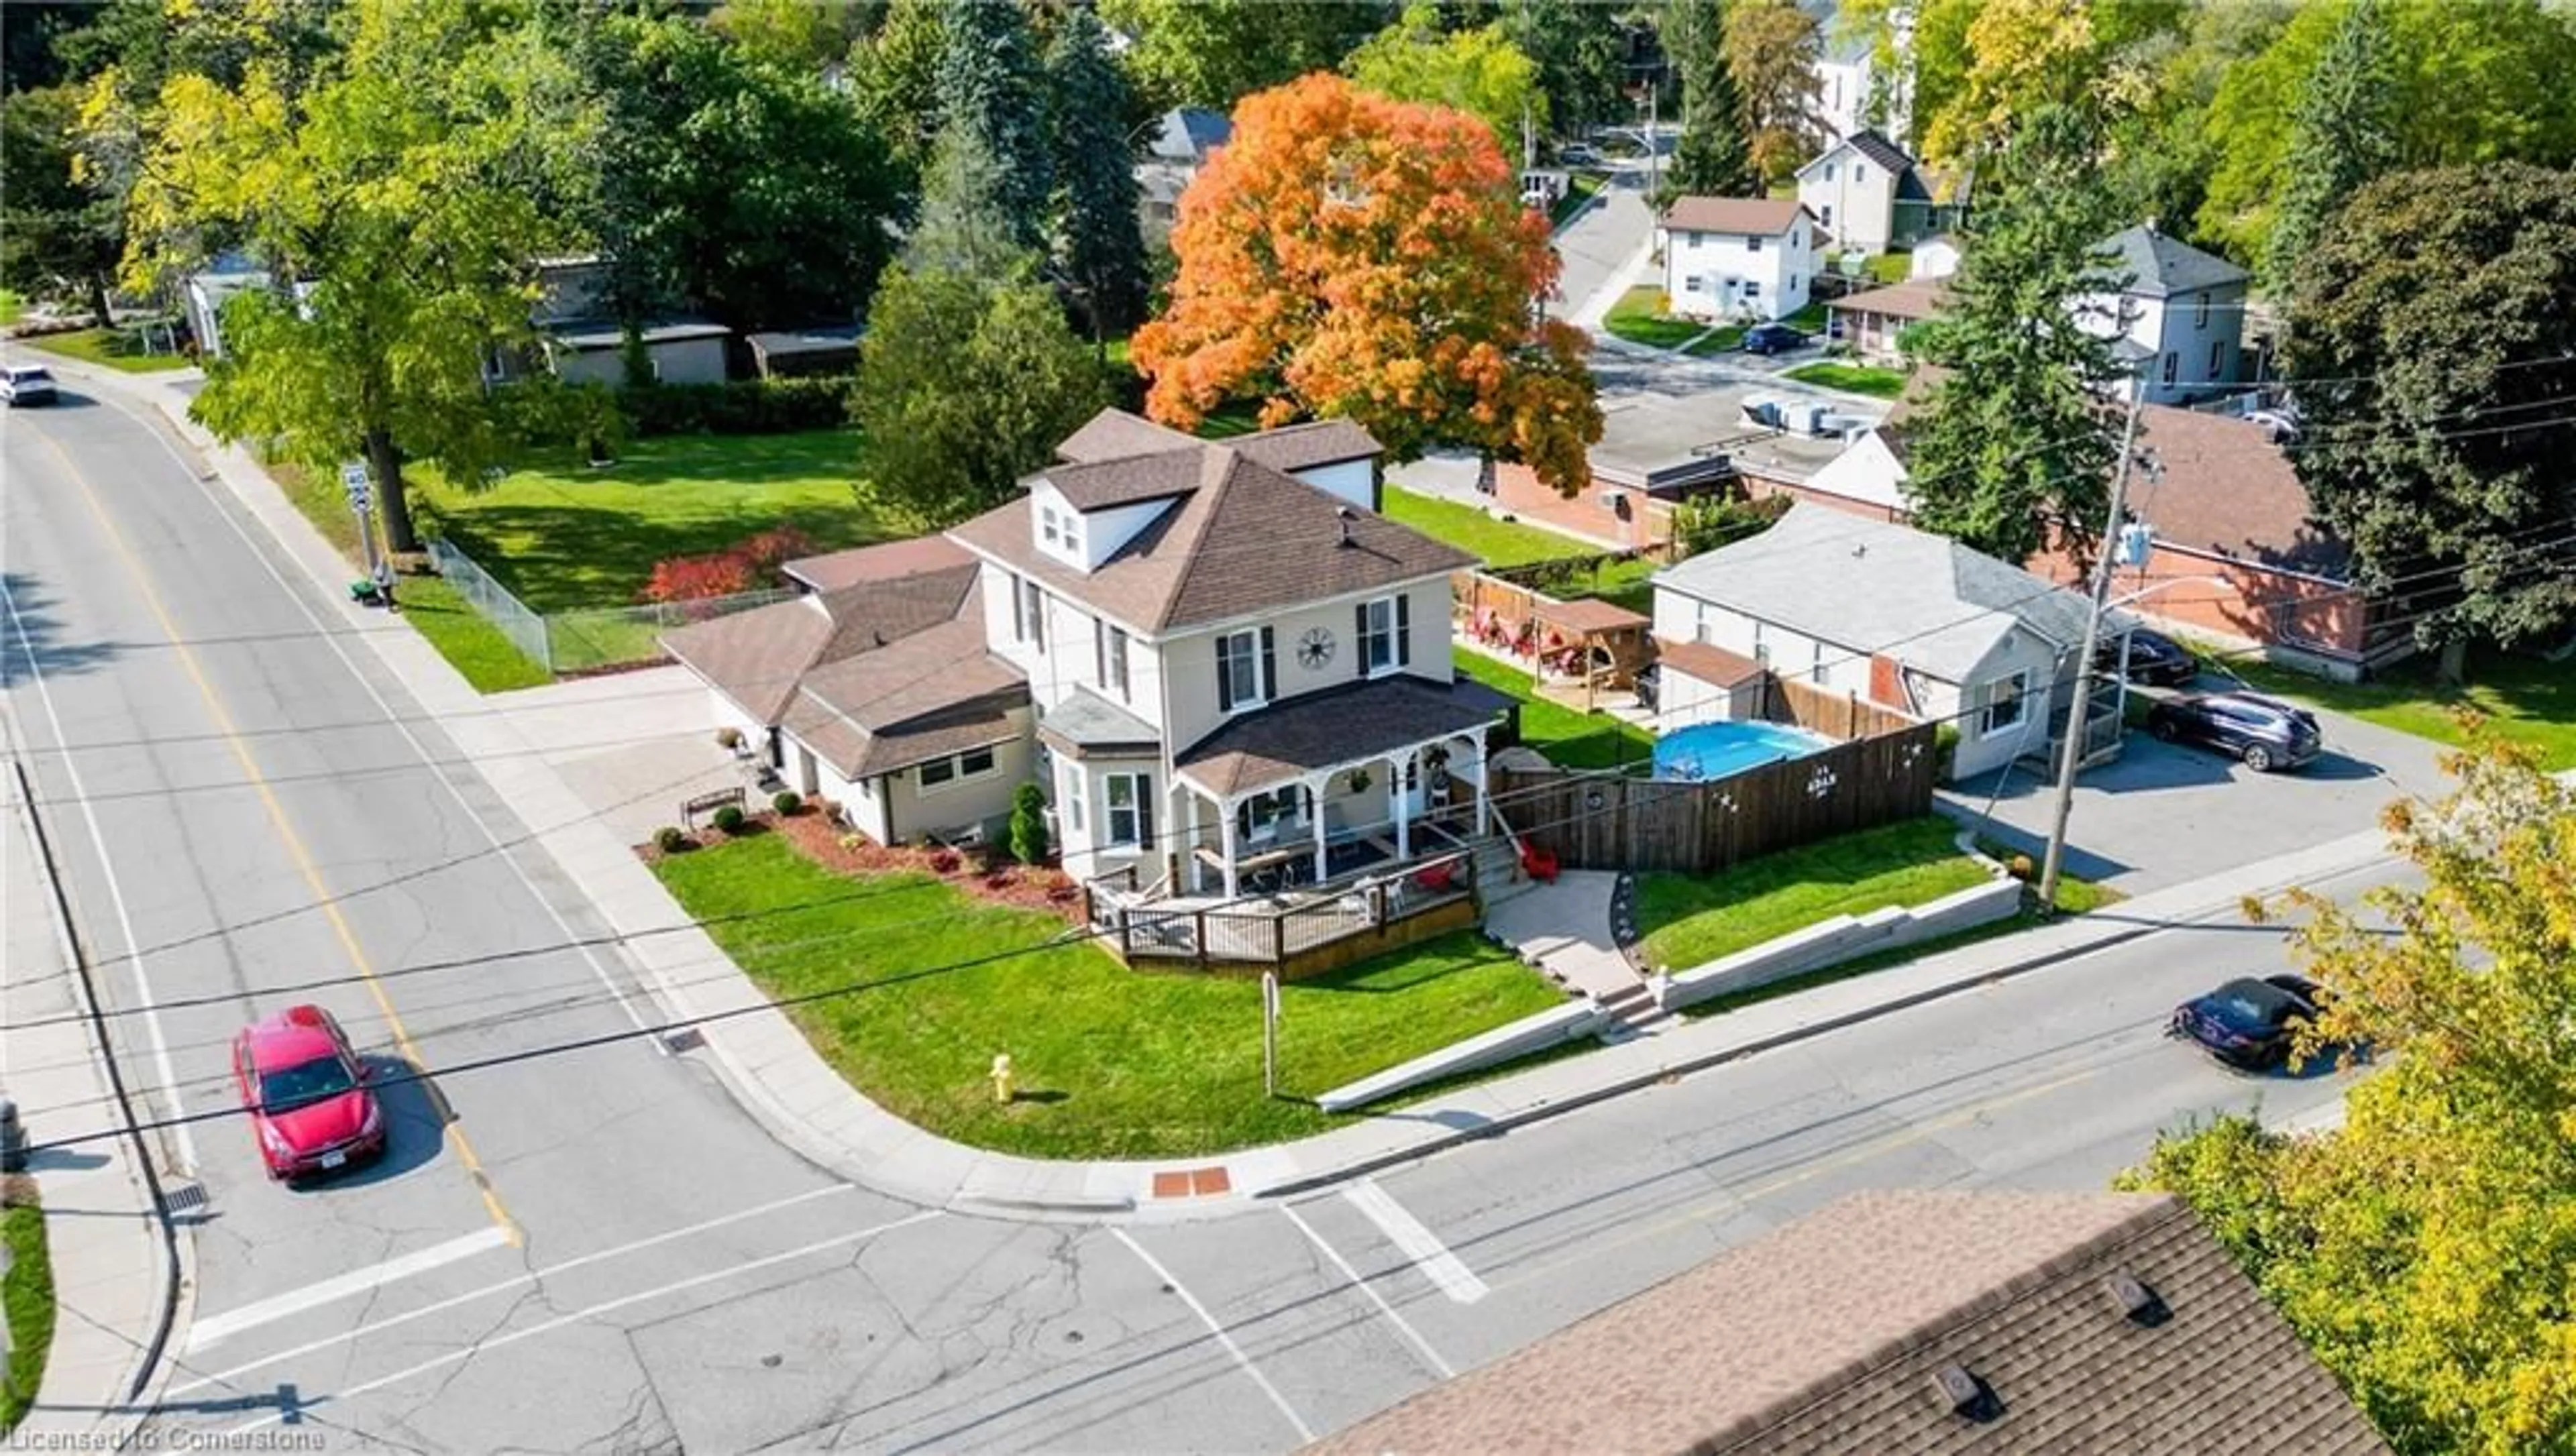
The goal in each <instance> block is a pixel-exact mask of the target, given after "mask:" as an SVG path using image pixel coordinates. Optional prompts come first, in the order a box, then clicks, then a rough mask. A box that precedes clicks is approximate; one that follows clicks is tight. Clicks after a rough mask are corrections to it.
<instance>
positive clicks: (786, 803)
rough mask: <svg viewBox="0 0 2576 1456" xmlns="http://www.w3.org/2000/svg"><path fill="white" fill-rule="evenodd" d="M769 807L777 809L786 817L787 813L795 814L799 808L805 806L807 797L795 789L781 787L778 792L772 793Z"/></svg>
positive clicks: (782, 816) (781, 815)
mask: <svg viewBox="0 0 2576 1456" xmlns="http://www.w3.org/2000/svg"><path fill="white" fill-rule="evenodd" d="M769 807H770V808H772V809H775V810H777V811H778V813H779V816H780V817H781V818H784V817H786V816H787V815H790V814H793V813H795V812H796V811H797V810H799V809H802V808H804V807H805V798H804V796H803V795H801V794H799V793H797V792H796V791H795V790H794V789H780V790H779V791H778V792H777V793H775V794H772V795H770V797H769Z"/></svg>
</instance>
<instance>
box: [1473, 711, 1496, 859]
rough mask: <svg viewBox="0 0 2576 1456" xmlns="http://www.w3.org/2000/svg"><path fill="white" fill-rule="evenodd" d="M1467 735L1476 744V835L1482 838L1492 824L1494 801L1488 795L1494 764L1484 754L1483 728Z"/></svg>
mask: <svg viewBox="0 0 2576 1456" xmlns="http://www.w3.org/2000/svg"><path fill="white" fill-rule="evenodd" d="M1468 737H1469V738H1470V739H1471V740H1473V741H1474V743H1475V745H1476V837H1477V838H1478V839H1482V838H1484V837H1485V836H1486V835H1487V834H1489V833H1491V832H1492V826H1493V804H1494V801H1493V800H1492V799H1491V798H1490V797H1488V796H1489V795H1490V794H1491V793H1492V792H1493V785H1494V764H1493V760H1491V759H1489V758H1487V757H1486V756H1485V730H1484V729H1482V728H1479V729H1477V730H1476V731H1475V732H1473V733H1471V734H1469V735H1468Z"/></svg>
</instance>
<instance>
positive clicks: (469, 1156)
mask: <svg viewBox="0 0 2576 1456" xmlns="http://www.w3.org/2000/svg"><path fill="white" fill-rule="evenodd" d="M40 438H42V439H43V440H44V442H45V444H46V445H47V446H49V447H50V448H51V449H52V450H53V452H54V454H55V455H57V456H59V457H60V458H61V460H62V462H63V467H64V468H65V469H67V470H69V471H70V472H71V476H72V482H73V483H74V484H75V485H78V486H79V487H80V492H81V499H82V500H83V501H85V502H87V503H88V505H89V510H90V514H91V515H93V516H95V517H97V519H98V525H99V529H100V530H101V531H103V532H105V533H106V535H107V541H108V544H109V545H110V546H113V547H115V548H116V554H117V556H118V557H119V558H120V559H122V560H123V561H124V562H125V567H126V570H127V571H129V572H131V573H132V574H133V576H134V584H135V587H136V591H137V594H138V595H139V596H141V598H142V599H143V604H144V605H145V606H146V607H149V608H150V609H151V611H152V616H153V620H155V621H157V622H159V623H160V624H161V634H162V635H163V636H164V637H167V638H168V639H169V641H170V649H171V651H173V652H175V653H177V654H178V657H179V665H180V666H181V667H183V668H185V669H186V670H187V673H188V680H189V681H190V682H193V683H195V684H196V685H197V695H198V696H199V697H201V698H203V699H205V703H206V713H207V715H208V716H209V717H211V718H213V719H214V720H215V728H216V731H217V732H219V733H221V734H222V735H223V740H224V744H225V746H226V747H228V748H230V749H231V750H232V751H233V758H234V760H235V761H236V762H238V763H239V764H240V765H241V770H242V773H243V774H244V775H245V776H247V777H248V778H249V780H250V785H251V788H252V789H253V790H255V791H256V792H257V793H258V794H259V801H260V803H261V804H262V805H263V806H265V807H266V808H267V810H268V817H269V819H270V821H271V822H273V823H274V824H276V826H277V836H278V841H279V842H280V843H281V844H284V845H285V846H286V853H287V856H288V857H289V858H291V859H293V860H294V861H295V867H296V869H297V870H298V871H300V872H301V873H302V874H303V876H304V884H305V887H306V888H307V889H310V890H311V891H312V892H313V902H314V908H316V909H318V910H320V911H321V912H322V918H323V919H324V920H326V921H329V922H330V925H331V931H332V933H333V934H334V935H335V936H337V937H338V938H339V941H340V948H341V949H342V950H344V951H346V952H348V956H349V964H351V965H352V966H355V967H356V968H357V971H358V976H359V979H361V980H363V981H365V982H366V983H367V990H368V991H369V992H371V993H373V995H374V996H375V998H376V1009H377V1010H379V1011H381V1012H383V1013H384V1018H385V1025H386V1027H387V1028H388V1029H389V1030H391V1031H392V1032H393V1037H394V1046H395V1048H396V1049H397V1050H399V1051H400V1052H401V1053H402V1055H403V1059H404V1060H406V1061H408V1062H410V1063H411V1064H412V1066H413V1067H414V1068H415V1069H416V1070H417V1071H418V1072H419V1074H420V1075H421V1076H422V1077H423V1078H430V1077H433V1076H434V1075H435V1074H434V1072H433V1071H432V1069H431V1068H430V1065H429V1062H428V1059H427V1058H425V1057H423V1056H422V1055H421V1054H420V1048H419V1047H418V1046H417V1045H415V1044H414V1043H413V1041H412V1039H411V1032H410V1031H409V1030H408V1029H406V1028H405V1027H404V1026H403V1019H402V1013H400V1012H398V1011H396V1010H395V1009H394V1002H393V998H392V997H391V996H389V995H387V994H386V993H385V986H384V982H382V981H380V980H378V979H377V978H376V968H375V965H374V963H373V962H372V961H370V960H369V959H368V958H367V952H366V949H365V947H363V946H361V945H359V944H358V935H357V932H356V931H354V930H352V929H350V928H349V920H348V917H347V916H345V915H343V914H341V913H340V905H339V902H338V901H337V900H335V899H334V898H332V895H331V888H330V886H329V885H328V884H326V883H324V881H323V879H322V871H321V868H320V867H319V866H318V865H316V864H315V863H314V862H313V854H312V851H310V850H308V849H306V848H305V846H304V837H303V836H302V835H300V834H298V833H296V832H295V825H294V823H293V821H292V820H290V819H289V818H288V817H287V813H286V806H285V805H284V804H281V803H279V802H278V799H277V791H276V790H275V789H274V788H272V787H271V786H270V785H269V782H268V776H267V775H266V774H264V773H262V772H261V771H260V767H259V760H258V759H257V758H255V757H253V756H252V754H251V751H250V746H249V745H248V744H246V743H244V742H243V741H242V738H241V729H240V727H239V725H237V724H236V723H234V721H233V715H232V713H231V712H230V711H229V710H227V709H226V708H225V707H224V701H223V699H222V698H221V697H219V696H217V695H216V693H215V685H214V684H213V683H212V682H210V681H208V680H207V677H206V671H205V668H204V666H203V665H202V664H201V663H199V662H198V661H197V654H196V653H195V652H194V651H192V650H190V649H189V647H188V643H187V639H186V638H185V637H183V636H182V635H181V634H180V631H179V624H178V623H177V622H176V621H175V620H173V619H172V618H171V616H170V609H169V608H168V607H167V606H165V605H164V604H163V603H162V601H161V594H160V593H159V592H158V591H155V590H154V589H153V586H152V573H150V572H149V571H146V570H145V569H144V566H143V562H142V560H141V559H140V558H138V557H137V556H136V555H135V554H134V548H133V547H132V546H131V545H129V544H127V542H126V539H125V533H124V532H122V531H119V530H118V529H117V528H116V521H115V519H114V518H113V517H111V516H110V515H109V514H108V513H107V506H106V504H105V503H104V502H102V501H101V500H100V499H99V498H98V491H97V490H96V489H95V488H93V487H92V486H91V484H90V480H89V476H88V475H87V474H86V473H84V472H83V471H82V470H81V468H80V464H79V462H77V461H75V460H73V459H72V456H71V452H70V451H68V450H65V449H64V448H63V447H62V444H61V442H60V441H58V440H56V439H54V437H53V436H52V435H51V434H45V435H42V436H41V437H40ZM428 1090H429V1091H430V1093H431V1095H432V1097H433V1098H435V1100H436V1101H437V1102H438V1104H439V1106H440V1107H441V1108H442V1109H443V1110H445V1111H446V1113H447V1117H446V1118H445V1120H444V1121H443V1122H442V1124H441V1126H442V1128H443V1134H444V1136H445V1138H446V1140H447V1141H448V1142H450V1143H452V1144H454V1145H455V1148H456V1159H457V1162H458V1163H460V1164H462V1165H463V1167H464V1169H465V1176H466V1177H467V1178H469V1179H471V1180H473V1183H474V1191H475V1192H477V1193H479V1194H481V1195H482V1198H483V1208H484V1211H486V1212H487V1213H489V1214H491V1216H492V1222H493V1223H494V1224H495V1225H496V1226H498V1227H499V1228H500V1230H501V1232H502V1234H503V1235H504V1236H505V1237H507V1238H508V1239H509V1241H510V1242H511V1243H512V1244H517V1243H518V1242H520V1232H519V1225H518V1224H517V1222H516V1221H514V1220H513V1219H512V1218H511V1217H510V1215H509V1212H508V1211H507V1210H506V1209H504V1208H503V1207H502V1206H501V1195H500V1193H499V1192H498V1191H497V1190H496V1189H494V1188H493V1186H492V1177H491V1175H490V1174H489V1173H487V1172H485V1171H484V1168H483V1159H482V1158H481V1157H480V1156H479V1155H477V1154H476V1153H475V1151H474V1144H473V1141H472V1140H471V1139H469V1138H467V1137H466V1135H465V1129H464V1128H463V1127H462V1126H461V1125H459V1124H458V1122H457V1121H456V1113H455V1109H453V1108H452V1107H449V1106H448V1105H447V1101H446V1099H445V1098H444V1097H443V1096H439V1095H438V1089H437V1087H436V1085H435V1084H434V1083H433V1084H430V1085H429V1089H428Z"/></svg>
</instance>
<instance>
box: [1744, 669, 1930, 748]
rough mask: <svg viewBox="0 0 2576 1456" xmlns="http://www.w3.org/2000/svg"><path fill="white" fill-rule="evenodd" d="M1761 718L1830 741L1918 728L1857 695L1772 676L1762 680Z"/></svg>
mask: <svg viewBox="0 0 2576 1456" xmlns="http://www.w3.org/2000/svg"><path fill="white" fill-rule="evenodd" d="M1762 716H1763V717H1765V718H1768V719H1770V720H1771V721H1772V722H1774V723H1795V724H1797V725H1798V726H1799V727H1801V728H1805V729H1809V730H1811V731H1813V732H1817V733H1822V734H1823V735H1825V736H1826V737H1827V738H1870V737H1874V736H1876V735H1878V734H1881V733H1902V732H1904V731H1905V730H1906V729H1908V728H1911V727H1913V726H1915V720H1914V719H1913V718H1911V717H1908V716H1907V715H1905V714H1903V713H1900V712H1898V711H1896V710H1895V709H1894V708H1883V707H1880V706H1879V705H1878V704H1876V703H1873V702H1870V701H1869V700H1868V699H1866V698H1863V697H1862V696H1860V695H1859V694H1858V693H1836V692H1828V691H1826V690H1825V689H1823V688H1820V687H1816V686H1814V685H1812V684H1809V683H1802V682H1791V681H1789V680H1787V679H1785V678H1782V677H1779V676H1777V675H1775V674H1769V673H1766V674H1764V675H1763V678H1762Z"/></svg>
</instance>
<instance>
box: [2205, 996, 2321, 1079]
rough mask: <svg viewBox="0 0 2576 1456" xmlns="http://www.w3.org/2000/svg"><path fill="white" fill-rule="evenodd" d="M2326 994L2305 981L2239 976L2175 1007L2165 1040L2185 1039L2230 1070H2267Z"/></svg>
mask: <svg viewBox="0 0 2576 1456" xmlns="http://www.w3.org/2000/svg"><path fill="white" fill-rule="evenodd" d="M2325 994H2326V993H2325V988H2324V987H2322V986H2319V985H2318V984H2317V983H2316V982H2314V981H2311V980H2309V979H2308V978H2307V977H2305V976H2287V975H2284V976H2265V977H2264V978H2262V979H2261V980H2259V981H2258V980H2256V979H2254V978H2253V977H2251V976H2240V977H2238V978H2237V979H2235V980H2233V981H2230V982H2228V983H2227V984H2226V985H2224V986H2221V987H2219V988H2218V989H2217V990H2215V991H2212V992H2210V993H2209V994H2208V995H2206V996H2198V997H2194V998H2193V999H2191V1000H2189V1001H2185V1002H2184V1003H2183V1004H2181V1005H2180V1006H2177V1007H2175V1008H2174V1014H2173V1019H2172V1020H2171V1021H2169V1022H2167V1023H2165V1035H2167V1036H2179V1037H2188V1038H2189V1039H2191V1040H2192V1041H2195V1042H2198V1043H2200V1045H2201V1046H2203V1047H2205V1048H2207V1049H2208V1051H2209V1054H2210V1055H2211V1056H2214V1057H2216V1058H2218V1059H2219V1060H2220V1061H2222V1062H2225V1063H2227V1064H2228V1065H2230V1066H2235V1067H2243V1068H2245V1069H2246V1070H2248V1071H2255V1072H2261V1071H2268V1070H2270V1069H2271V1068H2273V1067H2277V1066H2279V1065H2281V1064H2282V1063H2283V1062H2285V1061H2287V1060H2288V1059H2289V1055H2290V1042H2291V1040H2292V1038H2294V1037H2296V1036H2297V1035H2298V1031H2299V1028H2300V1027H2302V1026H2304V1025H2306V1024H2307V1023H2309V1022H2311V1021H2314V1020H2316V1018H2317V1016H2318V1014H2319V1013H2320V1012H2322V1011H2323V1010H2324V1009H2325Z"/></svg>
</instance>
